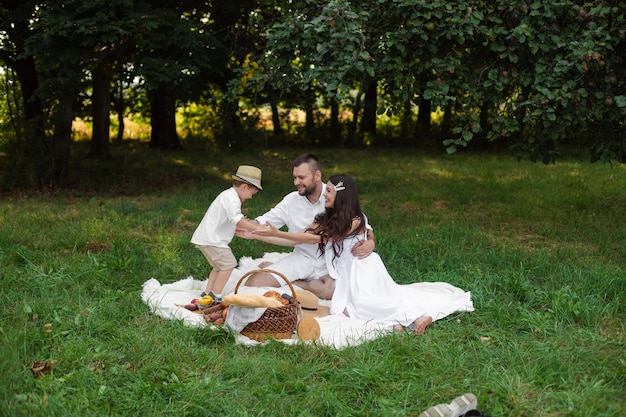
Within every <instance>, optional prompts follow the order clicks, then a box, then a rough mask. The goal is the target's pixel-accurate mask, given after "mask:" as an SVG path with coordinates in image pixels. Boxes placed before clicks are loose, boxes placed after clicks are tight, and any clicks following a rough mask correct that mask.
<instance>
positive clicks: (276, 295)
mask: <svg viewBox="0 0 626 417" xmlns="http://www.w3.org/2000/svg"><path fill="white" fill-rule="evenodd" d="M263 297H269V298H275V299H277V300H278V301H280V303H281V304H282V305H284V306H286V305H288V304H289V301H288V300H285V299H284V298H283V296H282V295H280V294H279V293H278V292H277V291H268V292H266V293H265V294H263Z"/></svg>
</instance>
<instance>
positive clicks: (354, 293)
mask: <svg viewBox="0 0 626 417" xmlns="http://www.w3.org/2000/svg"><path fill="white" fill-rule="evenodd" d="M325 193H326V194H325V197H326V210H325V211H324V212H323V213H320V214H318V215H317V217H316V218H315V222H314V223H313V224H311V225H310V226H309V227H308V228H307V229H305V230H304V231H303V232H295V233H294V232H283V231H281V230H279V229H277V228H276V227H274V226H273V225H270V227H269V228H267V229H264V230H256V231H254V232H253V233H255V234H261V235H264V236H273V237H276V238H282V239H288V240H290V241H292V242H303V243H317V244H318V245H319V251H320V253H321V254H322V255H324V256H325V258H326V264H327V266H328V271H329V274H330V275H331V276H332V277H333V278H335V292H334V294H333V297H332V300H331V307H330V312H331V314H344V315H346V316H348V317H352V318H355V319H359V320H373V321H375V322H378V323H380V324H382V325H383V326H384V327H387V328H389V329H393V330H395V331H403V330H404V329H405V328H406V327H408V328H409V329H411V330H413V332H414V334H415V335H420V334H423V333H424V330H425V329H426V327H427V326H429V325H430V324H431V323H432V322H433V320H438V319H441V318H443V317H445V316H447V315H449V314H451V313H453V312H455V311H473V306H472V301H471V295H470V293H466V292H459V293H444V294H442V293H438V292H435V293H433V292H425V291H421V290H419V289H417V288H415V287H413V286H410V285H399V284H397V283H396V282H395V281H394V280H393V278H391V276H390V275H389V273H388V272H387V269H386V268H385V265H384V263H383V261H382V260H381V258H380V256H379V255H378V254H377V253H375V252H374V253H372V254H371V255H370V256H368V257H367V258H363V259H359V258H357V257H355V256H353V255H352V254H351V249H352V247H353V246H354V245H355V244H356V243H358V242H359V241H361V240H363V239H366V238H367V227H366V225H367V218H366V217H365V214H363V212H362V210H361V204H360V203H359V198H358V193H357V189H356V184H355V182H354V180H353V179H352V177H350V176H349V175H345V174H341V175H333V176H332V177H330V180H329V181H328V184H327V186H326V191H325Z"/></svg>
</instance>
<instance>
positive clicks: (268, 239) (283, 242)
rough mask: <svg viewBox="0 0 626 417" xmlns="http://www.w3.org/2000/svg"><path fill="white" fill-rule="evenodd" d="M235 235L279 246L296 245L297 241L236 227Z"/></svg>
mask: <svg viewBox="0 0 626 417" xmlns="http://www.w3.org/2000/svg"><path fill="white" fill-rule="evenodd" d="M235 236H237V237H240V238H242V239H250V240H259V241H261V242H265V243H271V244H272V245H278V246H294V245H295V244H296V243H297V242H294V241H292V240H289V239H282V238H278V237H274V236H261V235H257V234H254V233H252V230H246V229H236V230H235Z"/></svg>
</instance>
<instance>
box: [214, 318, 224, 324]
mask: <svg viewBox="0 0 626 417" xmlns="http://www.w3.org/2000/svg"><path fill="white" fill-rule="evenodd" d="M214 323H215V324H218V325H222V324H224V319H223V318H221V317H220V318H219V319H217V320H215V322H214Z"/></svg>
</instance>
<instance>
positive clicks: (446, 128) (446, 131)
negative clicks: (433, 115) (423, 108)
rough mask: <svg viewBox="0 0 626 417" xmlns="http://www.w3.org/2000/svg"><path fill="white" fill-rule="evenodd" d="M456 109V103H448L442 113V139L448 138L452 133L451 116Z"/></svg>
mask: <svg viewBox="0 0 626 417" xmlns="http://www.w3.org/2000/svg"><path fill="white" fill-rule="evenodd" d="M455 109H456V102H449V103H448V104H447V105H446V109H445V111H444V113H443V120H442V122H441V137H442V138H444V139H449V138H450V133H451V132H452V116H453V115H454V111H455Z"/></svg>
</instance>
